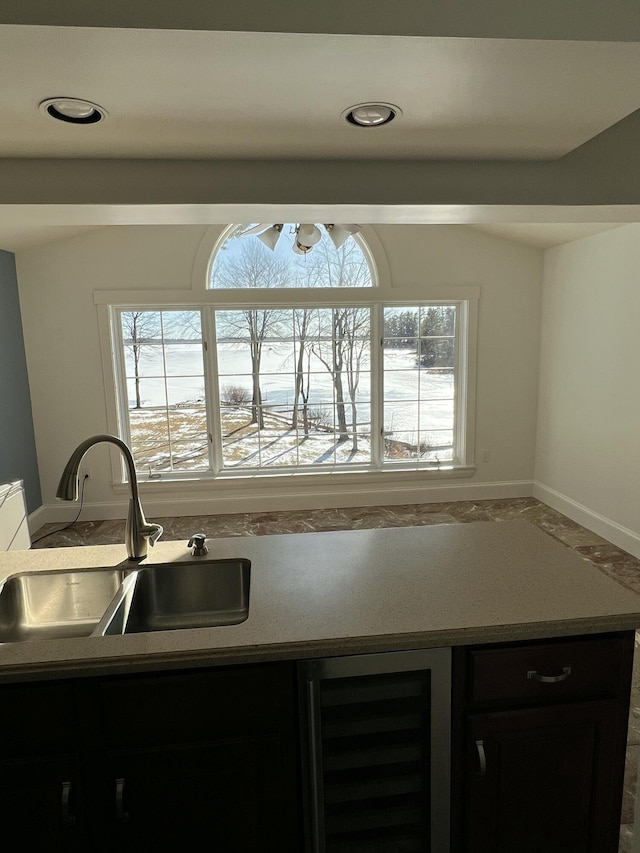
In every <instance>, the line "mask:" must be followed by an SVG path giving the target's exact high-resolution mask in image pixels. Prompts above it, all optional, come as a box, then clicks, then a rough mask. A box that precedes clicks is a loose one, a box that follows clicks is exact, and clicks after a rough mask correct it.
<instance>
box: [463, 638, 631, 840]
mask: <svg viewBox="0 0 640 853" xmlns="http://www.w3.org/2000/svg"><path fill="white" fill-rule="evenodd" d="M632 658H633V633H631V634H626V635H615V636H613V635H609V636H602V637H597V636H594V637H592V638H580V639H571V640H556V641H553V642H540V643H531V644H519V645H511V646H495V647H476V648H471V649H465V650H458V651H457V652H456V655H455V658H454V660H455V666H454V671H455V672H456V679H457V685H458V696H457V699H456V701H454V708H455V709H456V711H454V730H455V731H457V733H458V736H457V742H458V748H457V750H454V762H455V763H456V764H457V768H458V770H459V775H457V779H458V782H457V788H458V791H457V794H458V807H457V812H454V823H455V826H456V831H454V850H462V851H465V853H512V851H514V850H518V851H519V853H539V851H542V850H544V851H545V853H616V851H617V849H618V836H619V824H620V807H621V799H622V781H623V771H624V760H625V747H626V732H627V717H628V707H629V689H630V679H631V664H632Z"/></svg>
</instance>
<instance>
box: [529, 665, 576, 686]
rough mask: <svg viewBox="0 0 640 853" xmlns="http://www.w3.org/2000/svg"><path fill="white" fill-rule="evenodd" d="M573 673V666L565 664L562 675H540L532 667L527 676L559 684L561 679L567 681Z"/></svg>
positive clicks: (545, 682)
mask: <svg viewBox="0 0 640 853" xmlns="http://www.w3.org/2000/svg"><path fill="white" fill-rule="evenodd" d="M570 675H571V667H570V666H563V667H562V672H561V674H560V675H540V673H539V672H536V670H535V669H530V670H529V671H528V672H527V678H528V679H529V680H531V681H541V682H542V683H543V684H557V683H558V682H559V681H566V680H567V678H569V676H570Z"/></svg>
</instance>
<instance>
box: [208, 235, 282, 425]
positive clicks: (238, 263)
mask: <svg viewBox="0 0 640 853" xmlns="http://www.w3.org/2000/svg"><path fill="white" fill-rule="evenodd" d="M239 239H242V238H239ZM288 277H289V265H288V264H287V263H286V262H285V261H282V260H281V259H279V258H278V257H276V256H275V255H273V254H272V253H271V252H269V250H268V249H267V248H266V247H264V246H263V245H262V244H261V243H260V242H258V241H257V240H249V239H248V240H247V241H246V242H245V243H243V244H242V245H241V247H240V248H239V251H238V252H236V253H234V254H233V256H232V255H226V256H224V257H221V259H220V263H219V264H216V266H215V267H214V269H213V272H212V276H211V280H212V284H213V286H214V287H224V288H230V287H237V288H242V289H246V288H252V289H263V288H272V287H285V286H286V285H287V283H288ZM218 316H219V318H220V319H221V321H222V322H221V325H223V328H222V329H221V332H222V334H224V335H227V336H228V337H231V338H236V339H240V340H242V341H243V342H244V340H245V339H246V338H245V336H246V334H247V333H248V336H249V340H248V343H249V352H250V355H251V374H252V382H251V384H252V389H251V423H255V424H257V425H258V429H264V413H263V408H262V391H261V389H260V364H261V360H262V347H263V344H264V341H265V340H266V338H267V337H268V336H269V335H270V334H271V333H272V332H274V331H275V329H276V328H277V326H278V325H279V324H280V322H281V318H282V312H281V311H280V310H278V309H271V308H246V309H244V308H243V309H240V310H237V311H228V312H221V313H220V314H219V315H218Z"/></svg>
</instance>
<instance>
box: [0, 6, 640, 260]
mask: <svg viewBox="0 0 640 853" xmlns="http://www.w3.org/2000/svg"><path fill="white" fill-rule="evenodd" d="M64 5H65V4H64V3H63V6H64ZM66 5H67V6H69V4H68V3H67V4H66ZM18 7H19V8H20V9H22V8H27V7H22V6H20V4H18V6H17V7H16V8H18ZM43 8H44V7H43ZM50 8H52V9H53V8H57V7H50ZM74 8H76V7H75V6H74ZM78 8H79V7H78ZM127 8H128V7H127ZM154 8H155V7H154ZM123 9H124V7H123ZM74 14H75V13H74ZM256 28H257V27H256ZM283 29H284V28H283ZM0 80H2V81H3V85H2V86H0V110H1V111H2V113H1V114H2V121H1V122H0V158H10V159H9V160H5V161H4V162H5V163H10V162H11V159H12V158H17V159H19V160H22V161H23V162H24V160H25V158H26V159H27V161H30V159H31V160H33V161H34V163H35V161H36V160H38V159H39V158H51V159H50V160H48V161H47V162H49V164H50V166H51V168H52V169H54V170H55V169H56V165H55V164H56V161H57V162H58V163H63V162H65V163H68V164H71V163H75V162H77V163H78V165H80V166H81V164H82V163H83V162H84V163H89V162H92V163H97V162H99V161H100V159H105V160H116V159H117V160H119V161H120V162H122V163H124V162H125V161H132V162H133V160H134V158H138V162H140V163H142V162H145V161H147V162H155V163H158V162H159V161H160V160H162V161H165V160H166V161H167V162H169V161H171V162H180V161H183V162H186V161H191V162H201V163H203V162H206V161H211V162H213V161H223V160H233V161H236V162H245V163H247V162H248V161H258V160H260V161H265V162H269V161H278V162H280V163H286V162H288V163H298V164H299V163H301V162H302V163H304V162H305V161H307V160H311V159H314V160H316V161H319V160H322V161H324V162H332V161H337V160H342V161H346V162H351V161H352V162H353V163H354V164H355V163H356V162H357V163H360V164H362V163H363V162H365V163H367V162H369V163H371V164H372V170H371V172H370V173H369V174H370V175H373V176H375V174H376V170H375V166H374V165H373V164H375V162H376V161H377V162H378V163H381V162H382V161H385V162H386V163H387V164H389V167H394V168H395V161H398V162H399V163H400V162H401V161H405V162H407V161H411V162H413V163H423V162H424V163H428V162H431V163H438V162H439V161H442V163H443V168H446V165H445V163H444V161H447V162H448V163H451V162H453V161H455V162H457V163H459V164H461V165H462V168H463V169H464V168H465V165H464V164H465V163H469V164H473V165H474V166H475V167H478V164H480V166H481V165H482V164H483V163H491V162H495V161H500V162H501V163H511V162H513V164H514V166H515V165H517V164H518V163H525V164H526V163H528V162H531V163H536V162H537V163H554V162H564V161H562V160H560V161H559V160H558V158H563V157H565V156H566V155H568V154H570V152H576V150H577V149H579V148H580V146H582V145H584V143H586V142H588V141H589V140H592V139H594V138H595V137H597V136H598V135H600V134H604V132H605V131H607V129H609V128H611V127H612V126H614V125H617V124H618V123H620V122H622V120H623V119H625V118H626V117H628V116H631V115H632V114H633V113H635V112H636V111H638V110H640V42H638V41H636V42H633V41H628V42H622V41H621V40H615V39H612V40H609V41H590V40H568V39H566V38H565V39H561V38H558V39H553V40H546V39H540V38H538V39H536V38H526V39H523V38H518V39H515V38H475V37H464V38H454V37H437V38H435V37H430V36H428V35H420V36H417V35H393V36H389V35H382V34H380V35H376V34H369V35H356V34H354V33H353V32H351V33H349V31H346V32H345V33H343V34H339V33H336V32H335V31H333V32H326V33H324V32H315V33H311V32H288V31H287V32H284V31H282V32H245V31H226V30H224V31H223V30H219V29H218V30H211V31H210V30H207V29H196V28H194V29H190V28H186V27H185V28H184V29H178V28H176V29H170V28H166V29H163V28H158V29H140V28H135V27H127V28H116V27H110V26H102V25H101V26H95V27H94V26H41V25H16V24H13V23H1V24H0ZM7 84H8V85H7ZM56 96H58V97H59V96H67V97H78V98H84V99H88V100H91V101H94V102H96V103H98V104H100V105H101V106H102V107H104V108H105V109H106V110H107V112H108V117H107V118H106V120H105V121H104V122H101V123H99V124H95V125H86V126H77V125H71V124H66V123H62V122H56V121H55V120H53V119H51V118H50V117H48V116H46V115H45V114H44V113H43V112H42V111H41V110H39V108H38V105H39V104H40V102H41V101H42V100H44V99H45V98H49V97H56ZM364 101H382V102H389V103H392V104H395V105H397V106H398V107H399V108H400V111H401V116H400V117H399V119H398V120H397V121H396V122H394V123H392V124H390V125H388V126H385V127H380V128H355V127H353V126H351V125H349V124H348V123H346V122H345V121H344V118H343V113H344V111H345V110H346V109H347V108H348V107H350V106H353V105H354V104H357V103H361V102H364ZM16 162H17V160H16ZM40 162H43V161H42V160H40ZM349 168H351V167H349ZM380 168H381V167H379V169H378V171H380ZM60 169H61V166H58V167H57V170H58V171H60ZM34 174H35V172H34ZM75 174H79V172H78V170H77V169H76V170H75ZM64 180H65V179H64V178H63V179H62V181H63V182H64ZM273 180H274V182H276V181H277V180H278V179H276V178H274V179H273ZM36 181H37V179H36V178H33V180H32V181H31V183H32V185H33V184H36ZM40 186H41V187H42V186H46V183H44V184H43V183H42V182H41V183H40ZM101 191H102V189H101ZM2 201H3V199H2V192H1V191H0V207H2V204H1V202H2ZM5 207H6V206H5ZM472 207H473V206H470V207H468V208H467V212H466V213H463V212H461V211H463V209H462V208H461V207H460V206H458V207H457V209H453V208H452V211H453V212H449V211H444V212H443V213H442V218H441V219H440V220H438V219H431V220H430V221H442V222H450V223H452V222H456V221H459V222H460V224H467V225H468V224H472V225H473V227H477V228H480V229H481V230H484V231H486V232H489V233H492V234H495V235H497V236H501V237H504V238H506V239H511V240H515V241H517V242H520V243H525V244H528V245H532V246H536V247H538V248H542V249H546V248H549V247H551V246H555V245H558V244H561V243H566V242H570V241H572V240H576V239H580V238H582V237H585V236H588V235H589V234H593V233H597V232H599V231H603V230H607V229H610V228H615V227H617V226H618V224H619V220H618V219H617V218H616V219H615V221H614V217H615V216H616V214H613V216H611V215H606V216H603V217H602V221H589V220H590V219H591V218H594V219H597V218H598V215H599V214H598V212H597V211H596V210H595V207H594V208H593V212H592V213H586V214H585V215H583V214H582V213H580V215H578V216H577V217H573V216H572V217H569V220H570V222H571V224H569V220H564V221H556V220H558V217H561V216H562V213H561V212H558V213H557V214H556V213H554V208H553V207H551V208H549V209H548V210H547V212H546V213H545V215H544V216H543V217H542V218H536V217H533V219H535V224H529V223H528V222H526V221H525V222H523V221H522V217H521V216H520V215H517V214H515V213H514V215H513V220H512V221H510V219H511V217H510V216H506V217H505V216H504V215H502V216H501V214H500V212H499V211H497V209H496V211H495V212H494V213H492V212H491V209H490V208H489V212H488V213H487V210H485V212H484V214H483V216H482V217H480V216H478V215H477V213H476V214H474V213H473V210H472ZM87 209H88V208H83V207H82V206H81V205H78V206H77V208H76V209H75V211H74V212H71V206H70V205H66V214H65V216H63V217H61V216H60V210H61V209H60V206H58V208H57V209H56V208H55V207H51V210H50V211H49V212H47V211H46V210H45V205H36V206H35V207H34V208H33V210H31V211H27V212H26V214H25V217H26V218H25V219H24V220H23V221H20V220H19V217H18V219H16V217H15V214H14V211H13V210H11V209H10V208H8V207H7V208H6V210H5V211H4V213H3V215H2V216H1V217H0V248H4V249H7V250H9V251H20V250H22V249H25V248H29V247H31V246H34V245H39V244H42V243H48V242H51V241H55V240H59V239H65V238H67V237H72V236H75V235H77V234H81V233H84V232H85V231H87V230H89V229H91V228H96V227H102V226H105V225H109V224H117V216H116V215H114V213H113V208H110V207H109V206H108V205H107V206H105V207H104V215H103V216H102V218H100V215H98V214H96V216H94V218H93V219H92V220H89V219H88V218H86V216H85V211H86V210H87ZM183 209H184V210H186V207H183ZM129 210H132V207H130V208H129ZM370 210H371V211H372V215H371V216H370V217H367V218H366V220H364V221H368V222H372V223H375V222H384V221H398V222H402V221H411V220H410V216H411V214H408V213H407V212H406V210H403V209H401V208H400V207H396V208H395V211H394V210H393V209H392V211H391V214H389V213H388V212H387V213H386V214H385V216H387V217H389V216H391V217H392V218H391V219H389V218H386V219H385V218H380V219H376V218H375V215H374V214H375V212H376V208H375V207H371V206H370ZM425 210H426V208H425ZM549 210H550V213H549ZM556 210H557V211H559V210H560V208H559V207H558V208H557V209H556ZM585 210H586V208H585ZM15 212H16V213H17V208H16V210H15ZM316 213H317V212H316ZM118 215H119V216H122V214H121V213H120V214H118ZM185 215H186V214H185ZM193 215H197V214H193ZM300 215H302V214H296V215H295V218H297V219H298V221H299V216H300ZM425 215H426V214H425ZM428 215H429V216H438V215H439V214H437V212H436V214H428ZM631 216H632V214H631V213H630V212H629V213H628V214H627V215H624V216H623V217H622V218H623V219H624V220H625V221H630V218H631ZM447 217H449V218H447ZM474 217H475V218H474ZM125 218H126V214H125ZM261 218H262V217H261ZM291 218H294V215H293V214H292V215H291ZM145 221H149V222H151V221H153V219H152V218H150V219H149V220H145ZM172 221H179V220H178V219H175V220H172ZM181 221H184V222H185V224H186V220H181ZM189 221H190V222H193V220H189ZM198 221H200V222H203V223H204V222H207V221H209V222H211V221H221V220H215V219H209V220H207V219H200V220H198ZM225 221H226V220H225ZM229 221H243V218H242V217H240V218H238V217H235V218H232V219H231V220H229ZM278 221H279V220H278ZM305 221H306V220H305ZM313 221H325V219H314V220H313ZM344 221H347V220H344ZM348 221H361V220H360V219H353V218H351V219H349V220H348ZM414 221H424V220H420V219H416V220H414ZM480 223H482V224H480ZM122 224H125V222H122ZM136 224H144V223H143V222H141V221H139V220H136Z"/></svg>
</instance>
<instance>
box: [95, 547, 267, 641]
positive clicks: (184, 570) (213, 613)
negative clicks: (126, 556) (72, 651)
mask: <svg viewBox="0 0 640 853" xmlns="http://www.w3.org/2000/svg"><path fill="white" fill-rule="evenodd" d="M250 580H251V562H250V561H249V560H244V559H234V560H202V559H198V561H197V562H195V561H194V562H192V563H159V564H156V565H153V566H148V567H146V568H141V569H138V570H137V571H135V572H133V573H132V574H131V575H130V576H129V577H128V578H126V579H125V581H124V582H123V584H122V587H121V589H120V591H119V594H118V595H117V596H116V598H115V599H114V601H113V602H112V603H111V605H110V606H109V608H108V610H107V612H106V613H105V616H104V618H103V620H102V621H101V624H100V626H98V628H97V629H96V633H101V634H103V635H105V636H108V635H113V634H138V633H142V632H146V631H173V630H177V629H179V628H211V627H215V626H221V625H237V624H239V623H240V622H244V621H245V620H246V619H247V617H248V615H249V586H250Z"/></svg>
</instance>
